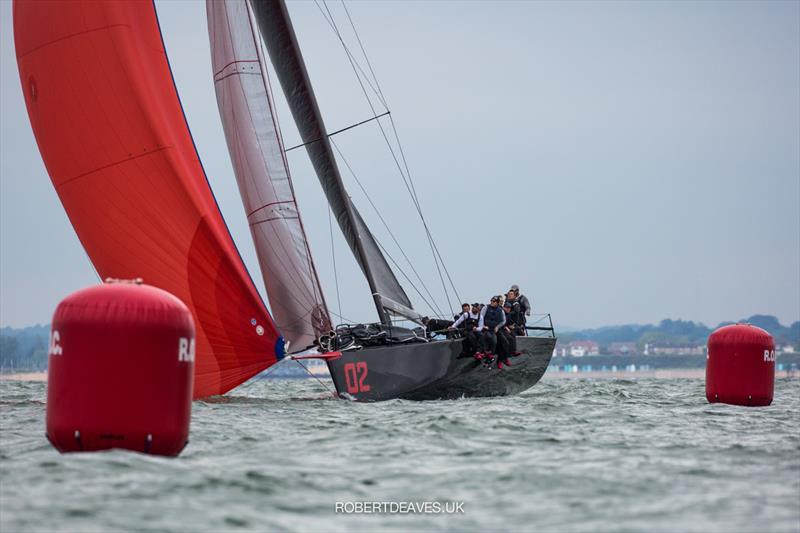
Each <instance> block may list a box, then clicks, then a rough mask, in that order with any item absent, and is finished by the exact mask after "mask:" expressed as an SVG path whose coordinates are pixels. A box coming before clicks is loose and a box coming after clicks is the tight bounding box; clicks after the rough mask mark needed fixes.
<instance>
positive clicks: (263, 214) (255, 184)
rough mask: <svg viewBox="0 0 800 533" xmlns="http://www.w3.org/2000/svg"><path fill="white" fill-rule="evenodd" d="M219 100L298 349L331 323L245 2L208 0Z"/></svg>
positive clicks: (280, 310) (285, 322)
mask: <svg viewBox="0 0 800 533" xmlns="http://www.w3.org/2000/svg"><path fill="white" fill-rule="evenodd" d="M206 10H207V13H208V31H209V38H210V40H211V59H212V64H213V65H212V66H213V71H214V73H215V74H214V87H215V90H216V94H217V105H218V108H219V112H220V117H221V119H222V125H223V128H224V131H225V138H226V140H227V144H228V151H229V153H230V156H231V161H232V163H233V169H234V173H235V175H236V181H237V184H238V186H239V192H240V194H241V197H242V202H243V206H244V210H245V213H246V214H247V222H248V225H249V227H250V231H251V235H252V237H253V242H254V244H255V248H256V254H257V255H258V262H259V267H260V269H261V273H262V276H263V279H264V285H265V287H266V290H267V295H268V297H269V301H270V307H271V309H272V315H273V317H274V319H275V321H276V324H277V326H278V328H279V329H280V330H281V332H282V333H283V334H284V336H285V337H286V339H287V340H289V341H290V343H291V345H292V346H294V347H295V348H297V349H302V348H304V347H306V346H309V345H311V344H312V342H313V341H314V340H315V339H316V338H317V337H318V336H320V335H322V334H324V333H327V332H328V331H329V330H330V328H331V323H330V318H329V314H328V310H327V307H326V305H325V299H324V297H323V294H322V289H321V287H320V284H319V281H318V278H317V273H316V270H315V267H314V263H313V261H312V258H311V252H310V248H309V246H308V241H307V239H306V235H305V231H304V229H303V226H302V219H301V217H300V211H299V209H298V206H297V200H296V198H295V195H294V189H293V187H292V183H291V176H290V173H289V167H288V164H287V161H286V158H285V154H284V147H283V141H282V139H281V136H280V129H279V127H278V122H277V117H276V115H275V108H274V102H273V100H272V95H271V93H270V90H269V81H268V78H267V73H266V71H265V65H264V64H263V63H262V57H261V54H260V51H259V46H258V37H257V35H256V33H255V29H254V27H253V24H252V21H251V15H250V12H249V9H248V6H247V3H246V1H245V0H220V1H217V0H208V1H207V2H206Z"/></svg>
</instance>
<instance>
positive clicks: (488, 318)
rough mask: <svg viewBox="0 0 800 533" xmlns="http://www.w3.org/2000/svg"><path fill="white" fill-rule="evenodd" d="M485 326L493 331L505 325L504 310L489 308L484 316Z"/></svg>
mask: <svg viewBox="0 0 800 533" xmlns="http://www.w3.org/2000/svg"><path fill="white" fill-rule="evenodd" d="M483 325H484V326H486V327H487V328H489V329H492V330H493V329H494V328H495V327H497V326H501V325H503V310H502V309H500V307H499V306H498V307H492V306H491V305H490V306H488V307H487V308H486V314H485V315H483Z"/></svg>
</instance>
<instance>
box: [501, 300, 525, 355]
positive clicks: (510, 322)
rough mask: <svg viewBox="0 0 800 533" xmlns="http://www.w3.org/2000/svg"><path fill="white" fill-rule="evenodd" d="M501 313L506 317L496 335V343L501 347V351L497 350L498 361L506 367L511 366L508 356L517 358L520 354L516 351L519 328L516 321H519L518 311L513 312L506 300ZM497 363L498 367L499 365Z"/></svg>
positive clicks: (510, 304)
mask: <svg viewBox="0 0 800 533" xmlns="http://www.w3.org/2000/svg"><path fill="white" fill-rule="evenodd" d="M503 312H504V313H505V315H506V322H505V324H504V325H503V327H502V328H500V331H499V332H498V334H497V342H498V344H500V345H501V348H502V349H498V350H497V353H498V356H497V357H498V361H499V362H502V363H503V364H505V365H507V366H511V363H510V362H509V361H508V356H509V355H511V356H517V355H519V354H520V352H519V351H517V335H519V326H517V322H516V321H517V320H519V318H518V317H519V315H520V313H519V310H514V309H513V307H512V303H509V301H508V300H506V303H504V304H503ZM499 362H498V365H499V364H500V363H499Z"/></svg>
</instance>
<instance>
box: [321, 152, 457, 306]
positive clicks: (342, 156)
mask: <svg viewBox="0 0 800 533" xmlns="http://www.w3.org/2000/svg"><path fill="white" fill-rule="evenodd" d="M331 144H332V145H333V147H334V148H335V149H336V152H337V153H338V154H339V157H341V158H342V162H344V164H345V166H346V167H347V170H349V171H350V174H351V175H352V176H353V178H354V179H355V181H356V183H357V184H358V186H359V188H360V189H361V192H363V193H364V196H366V198H367V201H369V204H370V205H371V206H372V209H374V210H375V213H376V214H377V215H378V218H379V219H380V221H381V222H382V223H383V226H384V227H385V228H386V231H387V232H388V233H389V236H390V237H391V238H392V241H394V243H395V245H396V246H397V248H398V249H399V250H400V253H401V254H403V257H404V258H405V260H406V261H407V262H408V265H409V266H410V267H411V270H412V271H413V272H414V274H415V275H416V276H417V279H418V280H419V282H420V283H421V284H422V287H423V288H424V289H425V292H426V293H427V294H428V297H429V298H430V299H431V301H433V305H431V303H430V302H429V301H428V300H427V299H426V298H425V297H424V296H423V295H422V294H420V291H419V289H417V288H416V287H415V286H414V284H413V283H412V282H410V281H409V283H411V285H412V287H414V290H415V291H417V294H419V295H420V297H421V298H422V300H423V301H424V302H425V303H426V304H427V305H428V307H429V308H430V309H431V311H433V312H434V313H438V314H440V315H441V314H442V310H441V309H440V308H439V305H438V304H437V303H436V299H435V298H434V297H433V295H432V294H431V291H430V289H428V286H427V285H425V281H423V279H422V276H420V275H419V272H417V269H416V268H414V263H412V262H411V259H409V258H408V255H406V252H405V250H403V247H402V246H400V243H399V242H398V241H397V238H396V237H395V236H394V233H393V232H392V230H391V228H389V224H387V223H386V220H385V219H384V218H383V215H381V212H380V210H379V209H378V207H377V206H376V205H375V202H373V201H372V198H371V197H370V195H369V193H368V192H367V190H366V189H365V188H364V185H362V183H361V180H359V179H358V176H357V175H356V173H355V171H354V170H353V167H352V166H351V165H350V162H349V161H347V158H345V156H344V154H343V153H342V151H341V150H340V149H339V145H337V144H336V141H334V140H333V139H331ZM374 237H375V236H374V235H373V238H374ZM376 242H377V241H376ZM398 268H399V267H398ZM434 307H435V309H434Z"/></svg>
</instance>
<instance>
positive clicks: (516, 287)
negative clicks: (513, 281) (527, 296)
mask: <svg viewBox="0 0 800 533" xmlns="http://www.w3.org/2000/svg"><path fill="white" fill-rule="evenodd" d="M510 290H512V291H518V290H519V285H512V286H511V289H510Z"/></svg>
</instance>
